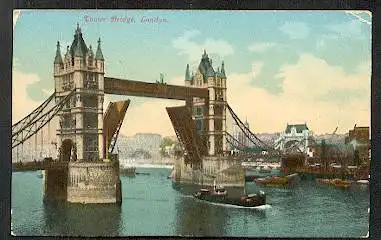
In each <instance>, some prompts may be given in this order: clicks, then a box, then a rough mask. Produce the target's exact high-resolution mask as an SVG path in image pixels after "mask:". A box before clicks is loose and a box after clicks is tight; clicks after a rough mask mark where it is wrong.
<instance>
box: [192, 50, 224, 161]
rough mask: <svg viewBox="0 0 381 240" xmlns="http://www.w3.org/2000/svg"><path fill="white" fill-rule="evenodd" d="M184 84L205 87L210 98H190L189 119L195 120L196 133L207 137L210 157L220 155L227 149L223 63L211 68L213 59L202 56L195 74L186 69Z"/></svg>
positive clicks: (205, 55)
mask: <svg viewBox="0 0 381 240" xmlns="http://www.w3.org/2000/svg"><path fill="white" fill-rule="evenodd" d="M185 86H190V87H197V88H207V89H208V90H209V100H208V101H207V102H205V100H204V99H200V98H193V101H192V102H191V110H192V118H193V119H194V120H195V122H196V128H197V132H198V133H199V134H200V135H201V136H203V137H204V139H205V140H206V144H207V148H208V155H209V156H222V155H223V154H224V153H225V151H226V74H225V66H224V62H222V66H221V69H220V68H217V71H215V70H214V69H213V66H212V59H210V58H209V56H208V55H207V54H206V51H204V54H203V55H202V58H201V61H200V64H199V66H198V69H197V71H196V73H195V74H193V73H192V75H190V73H189V65H187V68H186V72H185Z"/></svg>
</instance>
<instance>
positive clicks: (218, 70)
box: [216, 67, 221, 77]
mask: <svg viewBox="0 0 381 240" xmlns="http://www.w3.org/2000/svg"><path fill="white" fill-rule="evenodd" d="M220 75H221V73H220V67H217V72H216V76H217V77H219V76H220Z"/></svg>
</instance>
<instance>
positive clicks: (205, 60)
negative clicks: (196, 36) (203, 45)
mask: <svg viewBox="0 0 381 240" xmlns="http://www.w3.org/2000/svg"><path fill="white" fill-rule="evenodd" d="M198 70H199V71H200V73H201V74H202V75H203V76H204V81H206V78H208V77H214V76H215V72H214V69H213V67H212V64H211V61H210V59H209V57H208V54H206V50H204V54H203V55H202V58H201V62H200V64H199V65H198Z"/></svg>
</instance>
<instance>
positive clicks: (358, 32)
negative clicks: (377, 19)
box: [325, 20, 366, 40]
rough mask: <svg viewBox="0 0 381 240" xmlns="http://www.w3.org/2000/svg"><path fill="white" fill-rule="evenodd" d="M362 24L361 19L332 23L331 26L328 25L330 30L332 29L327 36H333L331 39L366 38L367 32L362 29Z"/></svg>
mask: <svg viewBox="0 0 381 240" xmlns="http://www.w3.org/2000/svg"><path fill="white" fill-rule="evenodd" d="M362 25H363V23H362V22H360V21H359V20H351V21H347V22H342V23H339V24H332V25H329V26H326V28H327V29H328V30H330V31H331V33H330V34H328V35H327V36H325V38H331V39H344V38H350V39H360V40H361V39H364V38H365V37H366V34H364V33H363V31H362Z"/></svg>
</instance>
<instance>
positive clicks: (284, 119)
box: [227, 54, 370, 133]
mask: <svg viewBox="0 0 381 240" xmlns="http://www.w3.org/2000/svg"><path fill="white" fill-rule="evenodd" d="M254 65H256V66H259V65H260V64H259V63H255V64H254ZM257 69H260V68H257ZM364 70H365V69H362V70H361V71H360V69H359V71H358V72H356V73H353V74H346V73H345V72H344V71H343V69H341V68H340V67H335V66H330V65H328V64H327V63H326V62H325V61H324V60H322V59H319V58H317V57H315V56H313V55H310V54H303V55H301V56H300V58H299V61H298V62H297V63H296V64H293V65H285V66H283V67H282V68H281V70H280V72H279V74H278V75H279V77H280V78H281V79H282V88H283V93H281V94H279V95H273V94H270V93H269V92H267V91H266V90H265V89H263V88H259V87H253V86H252V85H251V79H252V77H253V75H254V77H255V76H256V75H258V73H256V74H253V73H252V72H249V73H231V74H229V75H228V86H227V87H228V91H227V95H228V96H227V97H228V102H229V104H230V105H231V107H232V108H233V110H234V111H235V112H236V113H237V114H238V116H239V117H240V118H241V119H245V118H246V117H247V119H248V121H249V123H250V127H251V129H252V130H253V131H254V132H279V131H282V130H283V129H284V127H285V125H286V124H287V123H304V122H307V124H308V126H309V127H310V129H311V130H312V131H314V132H317V133H326V132H331V131H333V129H334V128H335V127H336V126H339V131H341V132H347V131H348V130H349V129H350V128H353V125H354V124H355V123H357V124H358V125H363V126H369V125H370V72H369V71H364ZM254 80H255V79H254ZM355 90H363V91H364V92H366V93H367V94H366V95H363V96H360V97H357V98H351V97H349V98H348V99H347V101H344V102H337V101H335V100H334V99H326V100H325V101H323V100H321V99H320V100H319V98H322V97H323V96H325V95H326V94H327V92H330V91H331V92H335V91H341V92H343V91H346V92H347V93H351V92H352V91H355Z"/></svg>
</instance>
